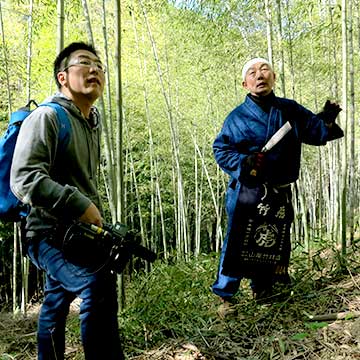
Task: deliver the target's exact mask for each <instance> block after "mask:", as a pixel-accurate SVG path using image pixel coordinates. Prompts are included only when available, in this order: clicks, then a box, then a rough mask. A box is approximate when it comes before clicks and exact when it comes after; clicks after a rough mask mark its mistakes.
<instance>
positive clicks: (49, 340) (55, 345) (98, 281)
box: [28, 236, 124, 360]
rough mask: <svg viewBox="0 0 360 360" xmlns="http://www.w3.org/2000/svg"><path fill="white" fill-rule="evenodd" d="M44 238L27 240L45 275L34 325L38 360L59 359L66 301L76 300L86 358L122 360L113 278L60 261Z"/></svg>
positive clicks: (58, 252)
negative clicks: (42, 292)
mask: <svg viewBox="0 0 360 360" xmlns="http://www.w3.org/2000/svg"><path fill="white" fill-rule="evenodd" d="M48 240H49V239H48V237H46V236H42V237H41V238H30V239H28V255H29V257H30V259H31V261H32V262H33V263H34V264H35V265H36V266H37V267H38V268H39V269H42V270H44V271H45V272H46V283H45V296H44V302H43V304H42V307H41V310H40V315H39V321H38V332H37V341H38V360H63V359H64V350H65V323H66V317H67V315H68V313H69V307H70V303H71V302H72V301H73V300H74V299H75V298H76V297H79V298H80V299H81V300H82V301H81V304H80V322H81V338H82V344H83V348H84V353H85V358H86V360H103V359H109V360H123V359H124V354H123V352H122V348H121V343H120V336H119V329H118V320H117V310H118V303H117V291H116V276H115V275H113V274H111V273H110V271H109V270H105V269H104V270H100V271H98V272H92V271H91V270H90V269H89V268H85V267H80V266H77V265H74V264H72V263H70V262H68V261H67V260H66V259H64V256H63V253H62V252H61V251H60V250H58V249H57V248H55V247H53V246H52V245H51V244H50V242H49V241H48Z"/></svg>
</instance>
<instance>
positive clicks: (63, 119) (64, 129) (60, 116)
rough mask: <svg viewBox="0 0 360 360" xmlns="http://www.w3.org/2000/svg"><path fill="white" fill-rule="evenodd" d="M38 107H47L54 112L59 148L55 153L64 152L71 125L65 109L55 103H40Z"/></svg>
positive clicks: (68, 139)
mask: <svg viewBox="0 0 360 360" xmlns="http://www.w3.org/2000/svg"><path fill="white" fill-rule="evenodd" d="M39 106H49V107H51V108H53V109H54V110H55V111H56V115H57V120H58V124H59V148H58V149H57V152H60V151H64V150H65V149H66V147H67V145H68V144H69V141H70V134H71V124H70V120H69V118H68V116H67V113H66V111H65V109H64V108H63V107H62V106H61V105H60V104H58V103H56V102H48V103H42V104H40V105H39Z"/></svg>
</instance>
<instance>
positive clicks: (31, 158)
mask: <svg viewBox="0 0 360 360" xmlns="http://www.w3.org/2000/svg"><path fill="white" fill-rule="evenodd" d="M58 132H59V126H58V121H57V118H56V113H55V112H54V110H53V109H50V108H48V107H41V108H38V109H36V110H34V111H33V113H32V114H31V115H30V116H29V117H27V118H26V120H25V121H24V122H23V124H22V126H21V129H20V133H19V136H18V139H17V143H16V147H15V152H14V156H13V161H12V167H11V175H10V186H11V190H12V192H13V193H14V195H15V196H16V197H17V198H19V199H20V200H21V201H22V202H23V203H25V204H29V205H30V206H32V207H35V208H41V209H44V210H46V211H48V212H49V213H50V214H51V215H53V216H56V217H63V218H65V219H66V218H78V217H79V216H81V214H83V212H84V211H85V209H86V208H87V207H88V206H89V205H90V203H91V201H90V200H89V199H88V198H87V197H85V196H84V195H83V194H81V192H80V191H79V190H78V189H77V188H76V187H73V186H70V185H66V184H65V185H62V184H60V183H58V182H57V181H55V179H53V178H52V176H51V170H52V167H53V165H54V160H55V155H56V149H57V146H58V140H59V136H58Z"/></svg>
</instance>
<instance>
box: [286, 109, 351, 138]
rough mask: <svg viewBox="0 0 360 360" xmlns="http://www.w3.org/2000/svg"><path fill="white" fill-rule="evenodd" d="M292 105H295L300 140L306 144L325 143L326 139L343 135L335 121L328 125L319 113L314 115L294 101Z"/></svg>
mask: <svg viewBox="0 0 360 360" xmlns="http://www.w3.org/2000/svg"><path fill="white" fill-rule="evenodd" d="M293 106H295V107H296V110H295V111H294V114H295V121H296V125H297V130H298V131H299V136H300V139H301V142H303V143H305V144H308V145H325V144H326V143H327V142H328V141H332V140H335V139H339V138H341V137H343V136H344V133H343V131H342V130H341V128H340V127H339V126H338V125H337V124H336V123H333V125H332V126H331V127H329V126H328V125H326V123H325V121H324V119H323V118H322V117H321V115H320V114H318V115H316V114H314V113H313V112H311V111H310V110H308V109H306V108H304V107H303V106H302V105H299V104H297V103H295V102H294V103H293Z"/></svg>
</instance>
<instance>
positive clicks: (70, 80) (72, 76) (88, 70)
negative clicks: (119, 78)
mask: <svg viewBox="0 0 360 360" xmlns="http://www.w3.org/2000/svg"><path fill="white" fill-rule="evenodd" d="M104 70H105V68H104V65H103V64H102V63H101V61H100V60H99V58H98V57H97V56H96V55H94V54H93V53H92V52H90V51H88V50H77V51H74V52H73V53H72V54H71V56H70V59H69V61H68V63H67V66H66V69H64V70H63V71H61V72H59V74H58V79H59V82H60V84H61V85H62V89H63V90H65V92H66V94H67V95H68V96H69V97H70V98H72V99H73V100H75V99H82V98H84V97H85V98H86V99H87V100H88V101H89V102H91V103H93V102H95V100H96V99H97V98H99V97H100V96H101V94H102V92H103V90H104V84H105V71H104Z"/></svg>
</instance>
